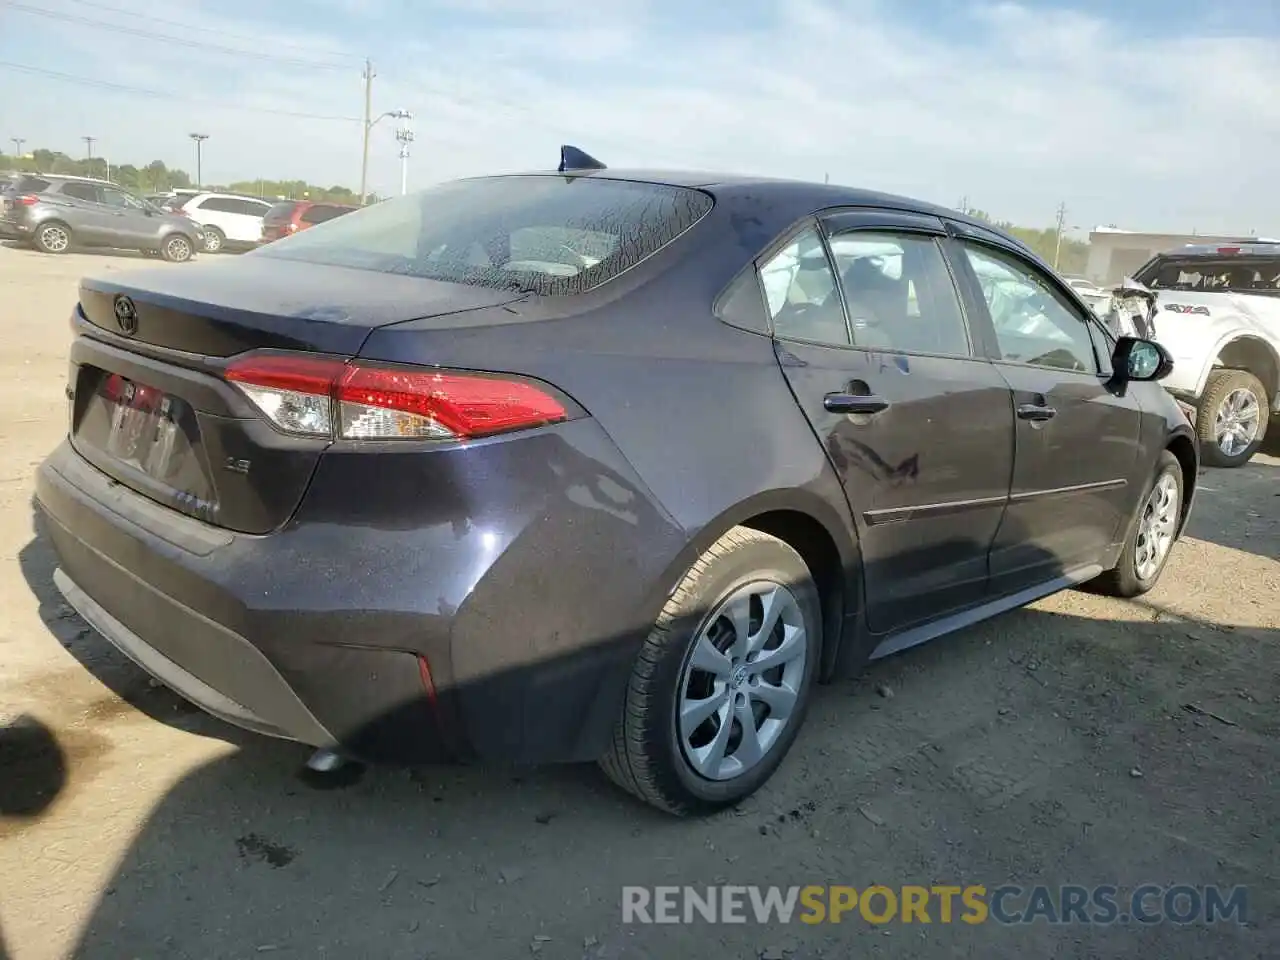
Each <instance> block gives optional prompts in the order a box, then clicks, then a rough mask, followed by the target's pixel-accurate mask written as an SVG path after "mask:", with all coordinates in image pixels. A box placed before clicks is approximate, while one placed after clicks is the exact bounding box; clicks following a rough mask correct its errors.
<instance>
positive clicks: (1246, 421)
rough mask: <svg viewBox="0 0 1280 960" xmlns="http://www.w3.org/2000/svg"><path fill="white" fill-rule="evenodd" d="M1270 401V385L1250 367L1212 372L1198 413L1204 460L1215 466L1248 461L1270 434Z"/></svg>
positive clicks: (1239, 463) (1235, 465)
mask: <svg viewBox="0 0 1280 960" xmlns="http://www.w3.org/2000/svg"><path fill="white" fill-rule="evenodd" d="M1267 404H1268V397H1267V391H1266V388H1265V387H1263V385H1262V381H1260V380H1259V379H1258V378H1257V377H1255V376H1254V375H1253V374H1252V373H1249V371H1247V370H1214V371H1213V372H1212V373H1210V374H1209V380H1208V382H1207V383H1205V387H1204V395H1203V396H1201V398H1200V404H1199V408H1198V412H1197V414H1196V433H1197V434H1198V435H1199V438H1200V456H1201V458H1202V459H1203V460H1204V462H1205V463H1206V464H1208V465H1209V466H1213V467H1239V466H1242V465H1244V464H1246V463H1248V462H1249V460H1250V458H1251V457H1252V456H1253V455H1254V453H1256V452H1257V450H1258V448H1259V447H1260V446H1262V441H1263V440H1264V439H1265V437H1266V435H1267V412H1268V411H1267Z"/></svg>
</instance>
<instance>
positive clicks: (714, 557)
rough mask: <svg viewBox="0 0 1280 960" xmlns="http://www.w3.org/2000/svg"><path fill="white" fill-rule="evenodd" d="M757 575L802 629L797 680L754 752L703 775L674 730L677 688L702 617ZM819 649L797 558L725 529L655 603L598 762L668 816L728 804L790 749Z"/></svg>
mask: <svg viewBox="0 0 1280 960" xmlns="http://www.w3.org/2000/svg"><path fill="white" fill-rule="evenodd" d="M758 581H772V582H774V583H780V584H783V585H786V586H787V587H788V589H789V590H790V591H791V594H792V596H793V597H794V598H795V600H796V606H797V607H798V609H799V612H800V615H801V617H802V618H803V623H804V627H805V634H806V648H805V651H806V653H805V663H804V668H803V676H802V679H801V680H800V682H799V684H798V685H797V686H796V693H797V697H796V701H795V704H794V706H793V708H792V710H791V714H790V717H789V719H788V721H787V723H786V726H784V727H783V728H782V730H781V731H780V732H779V734H778V736H777V740H776V741H775V742H774V743H773V745H772V746H771V747H770V748H769V749H768V750H767V752H765V754H764V756H763V758H762V759H760V760H759V762H758V763H756V765H755V766H752V767H750V768H749V769H748V770H746V771H745V772H743V773H741V774H740V775H738V776H737V777H734V778H733V779H727V780H712V779H708V778H706V777H703V776H702V775H700V774H699V773H697V772H696V771H695V770H694V769H693V768H692V766H691V764H690V762H689V761H688V760H687V759H686V756H685V753H684V748H683V747H682V745H681V743H680V740H681V738H680V737H679V736H678V735H677V723H676V709H677V703H678V694H679V693H680V692H681V687H682V681H683V680H684V677H685V672H684V671H685V666H686V663H687V662H688V661H689V659H690V657H691V656H692V652H693V647H694V642H695V640H696V638H698V637H699V636H700V635H701V633H702V631H703V630H704V628H706V627H707V626H708V623H709V621H710V618H711V616H712V614H713V613H714V612H715V611H716V609H717V608H718V607H719V605H720V604H721V603H722V602H723V601H724V600H726V599H727V598H728V597H729V596H730V595H731V594H733V593H734V592H735V591H737V590H739V589H740V588H741V587H743V586H745V585H748V584H751V583H754V582H758ZM717 619H718V618H717ZM821 649H822V616H821V603H820V601H819V597H818V590H817V587H816V586H815V585H814V581H813V577H812V575H811V574H810V572H809V568H808V567H807V566H806V565H805V562H804V560H802V559H801V557H800V555H799V554H798V553H796V551H795V550H793V549H792V548H791V547H790V546H788V545H787V544H786V543H784V542H783V541H782V540H779V539H778V538H776V537H772V536H769V535H768V534H765V533H761V532H759V531H757V530H752V529H749V528H747V527H735V528H734V529H732V530H730V531H729V532H728V533H726V534H725V535H724V536H723V537H721V538H720V539H719V540H717V541H716V542H715V543H714V544H713V545H712V546H711V547H710V549H708V550H707V552H706V553H704V554H703V555H702V556H701V557H699V558H698V560H697V561H696V562H695V563H694V564H693V566H692V567H691V568H690V569H689V572H688V573H687V574H685V577H684V579H683V580H682V581H681V582H680V585H679V586H678V587H677V588H676V590H675V592H674V593H673V594H672V595H671V597H670V599H669V600H668V601H667V604H666V606H665V607H663V609H662V613H661V614H660V615H659V616H658V620H657V622H656V623H655V624H654V627H653V630H652V631H651V632H650V634H649V636H648V638H647V639H646V640H645V643H644V646H643V648H642V649H641V651H640V655H639V657H638V658H637V660H636V664H635V668H634V672H633V673H632V675H631V680H630V683H629V684H628V687H627V695H626V702H625V704H624V706H623V710H622V715H621V717H620V718H619V719H618V723H617V726H616V727H615V729H614V737H613V743H612V745H611V746H610V748H609V750H608V752H607V753H606V754H605V755H604V756H603V757H602V758H601V759H600V766H601V767H602V768H603V770H604V772H605V774H607V775H608V777H609V778H610V779H611V780H613V781H614V783H616V784H618V785H619V786H620V787H622V788H623V789H624V790H627V791H628V792H630V793H632V794H634V795H635V796H637V797H639V798H640V799H641V800H644V801H645V802H646V803H649V804H652V805H653V806H655V807H658V808H659V809H661V810H665V811H667V812H669V813H673V814H676V815H677V816H689V815H699V814H707V813H712V812H714V811H716V810H720V809H723V808H725V807H729V806H732V805H734V804H736V803H738V802H739V801H741V800H743V799H744V798H745V797H747V796H750V795H751V794H752V793H754V792H755V791H756V790H758V789H759V788H760V787H761V786H762V785H763V784H764V783H765V782H766V781H767V780H768V779H769V778H770V777H771V776H772V775H773V773H774V772H775V771H776V770H777V768H778V766H779V764H781V762H782V759H783V758H784V757H785V756H786V754H787V751H788V750H789V749H790V748H791V744H792V743H793V742H794V740H795V737H796V734H797V733H798V732H799V729H800V727H801V725H802V724H803V722H804V715H805V712H806V711H807V709H808V705H809V699H810V695H811V691H812V689H813V683H814V677H815V675H816V673H817V668H818V658H819V655H820V652H821ZM708 722H710V721H708Z"/></svg>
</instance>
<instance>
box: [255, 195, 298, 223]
mask: <svg viewBox="0 0 1280 960" xmlns="http://www.w3.org/2000/svg"><path fill="white" fill-rule="evenodd" d="M297 206H298V203H297V201H296V200H290V201H288V202H287V203H276V204H272V206H271V209H270V210H268V211H267V213H266V216H264V217H263V218H262V219H263V220H265V221H268V222H270V223H280V222H281V221H283V220H288V219H289V218H290V217H292V216H293V211H294V208H296V207H297Z"/></svg>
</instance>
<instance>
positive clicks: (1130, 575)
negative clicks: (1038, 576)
mask: <svg viewBox="0 0 1280 960" xmlns="http://www.w3.org/2000/svg"><path fill="white" fill-rule="evenodd" d="M1181 522H1182V464H1180V463H1179V462H1178V458H1177V457H1175V456H1174V455H1173V454H1172V453H1170V452H1169V451H1168V450H1165V451H1163V452H1162V453H1161V454H1160V459H1159V461H1158V462H1157V463H1156V471H1155V476H1154V477H1153V478H1152V480H1151V483H1150V484H1149V485H1148V486H1147V489H1146V492H1145V493H1144V494H1143V498H1142V500H1141V501H1140V502H1139V506H1138V513H1137V516H1135V517H1134V518H1133V522H1132V523H1131V524H1130V528H1129V536H1128V538H1127V539H1126V540H1125V544H1124V549H1123V550H1122V551H1121V552H1120V559H1119V561H1118V562H1117V563H1116V565H1115V566H1114V567H1113V568H1112V569H1110V570H1108V571H1107V572H1106V573H1104V574H1102V576H1100V577H1098V579H1097V580H1095V581H1094V583H1095V584H1096V585H1097V587H1098V588H1099V590H1100V592H1102V593H1108V594H1110V595H1111V596H1113V597H1137V596H1140V595H1141V594H1144V593H1146V592H1147V591H1148V590H1150V589H1151V588H1152V587H1154V586H1155V585H1156V582H1157V581H1158V580H1159V579H1160V574H1161V573H1163V572H1164V568H1165V564H1166V563H1167V562H1168V560H1169V553H1170V552H1171V551H1172V549H1173V543H1174V540H1175V539H1177V536H1178V525H1179V524H1180V523H1181Z"/></svg>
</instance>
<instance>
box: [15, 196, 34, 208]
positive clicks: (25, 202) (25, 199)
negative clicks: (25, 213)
mask: <svg viewBox="0 0 1280 960" xmlns="http://www.w3.org/2000/svg"><path fill="white" fill-rule="evenodd" d="M13 202H14V203H17V204H21V205H22V206H24V207H34V206H35V205H36V204H37V203H39V202H40V198H39V197H37V196H36V195H35V194H34V193H24V194H23V195H22V196H20V197H18V198H17V199H16V200H14V201H13Z"/></svg>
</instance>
